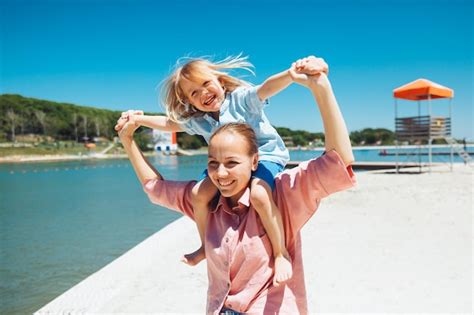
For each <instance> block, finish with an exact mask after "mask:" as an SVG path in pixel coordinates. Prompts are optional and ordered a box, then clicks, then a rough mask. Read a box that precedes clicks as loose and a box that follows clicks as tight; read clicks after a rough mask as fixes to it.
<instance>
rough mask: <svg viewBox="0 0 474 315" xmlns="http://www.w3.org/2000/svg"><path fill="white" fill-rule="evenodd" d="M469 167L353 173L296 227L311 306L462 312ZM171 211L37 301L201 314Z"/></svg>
mask: <svg viewBox="0 0 474 315" xmlns="http://www.w3.org/2000/svg"><path fill="white" fill-rule="evenodd" d="M472 201H473V173H472V170H471V168H469V167H466V166H463V165H456V167H455V170H454V172H452V173H451V172H449V168H447V167H445V168H440V169H438V170H436V171H434V172H433V173H431V174H428V173H425V174H405V175H394V174H374V173H360V174H358V187H356V188H354V189H351V190H349V191H345V192H342V193H338V194H335V195H333V196H331V197H329V198H327V199H326V200H324V201H323V203H322V205H321V207H320V209H319V210H318V212H317V213H316V215H315V216H314V217H313V218H312V219H311V220H310V221H309V222H308V224H307V225H306V226H305V227H304V229H303V232H302V235H303V255H304V263H305V274H306V286H307V291H308V303H309V309H310V311H311V312H313V313H466V314H471V313H472V310H473V309H472V281H473V274H472V249H473V248H472V212H473V208H472ZM197 239H198V238H197V232H196V229H195V227H194V224H193V223H192V222H191V221H190V220H188V219H185V218H183V219H180V220H178V221H176V222H174V223H172V224H170V225H169V226H167V227H166V228H165V229H163V230H161V231H160V232H158V233H156V234H155V235H153V236H151V237H150V238H148V239H147V240H145V241H144V242H142V243H141V244H139V245H138V246H136V247H135V248H133V249H132V250H130V251H129V252H127V253H126V254H124V255H123V256H121V257H120V258H118V259H117V260H115V261H114V262H112V263H111V264H109V265H108V266H106V267H104V268H103V269H102V270H100V271H98V272H96V273H95V274H93V275H91V276H90V277H88V278H87V279H85V280H84V281H82V282H81V283H79V284H78V285H76V286H75V287H73V288H71V289H70V290H68V291H67V292H66V293H64V294H63V295H61V296H59V297H58V298H56V299H55V300H53V301H52V302H51V303H49V304H47V305H46V306H44V307H43V308H42V309H40V310H39V311H38V314H53V313H54V314H57V313H62V314H64V313H72V314H76V313H100V314H102V313H155V314H162V313H174V314H187V313H195V314H203V313H204V311H205V301H206V289H207V275H206V267H205V263H201V264H200V265H199V266H197V267H194V268H191V267H188V266H186V265H184V264H182V263H180V262H179V258H180V256H181V255H182V253H184V252H186V251H190V250H192V249H194V248H196V246H197V244H198V240H197Z"/></svg>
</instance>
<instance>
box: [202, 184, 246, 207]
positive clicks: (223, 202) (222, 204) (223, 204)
mask: <svg viewBox="0 0 474 315" xmlns="http://www.w3.org/2000/svg"><path fill="white" fill-rule="evenodd" d="M238 204H239V205H238V206H237V207H238V208H240V210H243V209H246V208H248V207H249V206H250V188H249V187H247V188H246V189H245V191H244V193H243V194H242V196H240V198H239V201H238ZM221 207H222V208H223V209H224V210H226V209H228V208H229V206H228V204H227V199H226V198H225V197H223V196H222V195H220V196H219V201H218V202H217V206H216V207H215V208H214V209H212V210H211V213H213V212H216V211H217V210H219V209H220V208H221ZM235 208H236V207H234V208H233V209H235Z"/></svg>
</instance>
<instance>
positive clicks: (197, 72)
mask: <svg viewBox="0 0 474 315" xmlns="http://www.w3.org/2000/svg"><path fill="white" fill-rule="evenodd" d="M184 59H185V62H184V63H183V58H182V59H180V60H178V62H177V64H176V69H175V70H174V71H173V73H172V74H171V75H170V76H169V77H168V78H166V79H165V80H164V81H163V83H162V88H161V93H160V94H161V103H162V106H163V107H164V108H165V109H166V115H167V116H168V117H169V118H170V119H171V120H172V121H174V122H177V123H182V122H185V121H187V120H189V119H190V118H192V117H194V116H202V115H203V114H204V112H202V111H200V110H198V109H196V108H195V107H194V106H192V105H191V104H189V102H188V101H187V99H186V95H185V94H184V91H183V90H182V88H181V86H180V82H181V80H182V79H183V78H185V79H187V80H190V81H193V82H199V81H202V80H209V79H211V78H213V77H215V78H217V79H218V80H219V82H220V83H221V84H222V86H223V88H224V91H225V92H226V93H227V92H233V91H234V90H235V89H236V88H237V87H239V86H250V83H248V82H247V81H244V80H241V79H238V78H236V77H233V76H231V75H229V74H228V73H227V72H225V71H224V70H232V69H243V70H247V71H249V72H250V73H252V74H254V72H253V70H252V68H253V65H252V64H251V63H250V62H248V61H247V59H248V57H247V56H244V57H242V54H239V55H237V56H229V57H227V58H225V59H223V60H220V61H216V62H213V61H210V60H208V59H205V58H184Z"/></svg>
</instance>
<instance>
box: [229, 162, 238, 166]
mask: <svg viewBox="0 0 474 315" xmlns="http://www.w3.org/2000/svg"><path fill="white" fill-rule="evenodd" d="M237 164H239V162H237V161H229V162H227V166H229V167H233V166H236V165H237Z"/></svg>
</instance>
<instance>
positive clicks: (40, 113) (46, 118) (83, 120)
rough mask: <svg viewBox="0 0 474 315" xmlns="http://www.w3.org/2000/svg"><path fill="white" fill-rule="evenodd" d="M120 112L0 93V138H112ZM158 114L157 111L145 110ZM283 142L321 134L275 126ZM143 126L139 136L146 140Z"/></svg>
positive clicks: (369, 132)
mask: <svg viewBox="0 0 474 315" xmlns="http://www.w3.org/2000/svg"><path fill="white" fill-rule="evenodd" d="M120 114H121V111H116V110H115V111H114V110H107V109H99V108H94V107H87V106H78V105H74V104H68V103H58V102H52V101H47V100H41V99H35V98H28V97H23V96H21V95H16V94H3V95H0V141H1V142H6V141H13V142H14V141H15V140H16V137H17V136H18V135H26V134H35V135H42V136H49V137H51V138H53V139H55V140H74V141H76V142H80V141H84V140H87V139H91V138H93V137H102V138H107V139H109V140H112V139H113V137H114V136H116V132H115V130H114V126H115V123H116V121H117V119H118V117H120ZM147 114H150V115H158V113H147ZM276 129H277V131H278V133H279V134H280V136H281V137H282V138H283V139H284V141H285V143H287V145H290V146H308V145H313V146H322V145H323V144H324V133H321V132H318V133H313V132H308V131H304V130H291V129H289V128H284V127H276ZM144 131H145V129H144V128H140V130H139V134H138V138H139V139H141V142H146V141H147V139H149V137H146V136H145V134H146V132H144ZM350 138H351V142H352V144H353V145H376V144H393V143H394V139H395V135H394V133H393V132H392V131H391V130H388V129H383V128H377V129H371V128H366V129H363V130H360V131H353V132H351V133H350ZM178 144H179V145H180V147H182V148H183V149H198V148H200V147H202V146H205V145H206V142H205V140H204V139H203V138H202V137H200V136H196V135H188V134H186V133H178Z"/></svg>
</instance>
